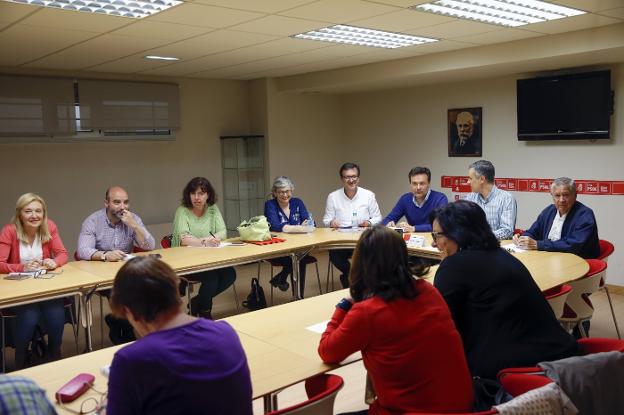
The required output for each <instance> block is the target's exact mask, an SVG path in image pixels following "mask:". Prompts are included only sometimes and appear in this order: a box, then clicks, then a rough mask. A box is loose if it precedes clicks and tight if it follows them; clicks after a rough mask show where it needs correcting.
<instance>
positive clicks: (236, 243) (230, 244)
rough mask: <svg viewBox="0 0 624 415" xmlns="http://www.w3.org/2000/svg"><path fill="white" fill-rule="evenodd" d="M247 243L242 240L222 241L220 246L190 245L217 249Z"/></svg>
mask: <svg viewBox="0 0 624 415" xmlns="http://www.w3.org/2000/svg"><path fill="white" fill-rule="evenodd" d="M243 245H245V244H244V243H240V242H221V243H220V244H219V245H218V246H188V245H187V246H188V247H189V248H213V249H217V248H225V247H226V246H243Z"/></svg>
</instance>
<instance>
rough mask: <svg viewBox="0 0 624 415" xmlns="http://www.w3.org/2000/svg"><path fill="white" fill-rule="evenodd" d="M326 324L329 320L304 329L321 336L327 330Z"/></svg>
mask: <svg viewBox="0 0 624 415" xmlns="http://www.w3.org/2000/svg"><path fill="white" fill-rule="evenodd" d="M327 323H329V320H325V321H321V322H320V323H316V324H313V325H311V326H308V327H306V330H310V331H313V332H314V333H319V334H323V333H325V329H326V328H327Z"/></svg>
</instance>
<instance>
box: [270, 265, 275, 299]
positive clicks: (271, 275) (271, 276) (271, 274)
mask: <svg viewBox="0 0 624 415" xmlns="http://www.w3.org/2000/svg"><path fill="white" fill-rule="evenodd" d="M271 278H273V265H272V264H271V273H270V274H269V280H270V279H271ZM269 285H270V286H271V306H272V305H273V288H274V287H273V284H271V283H270V282H269Z"/></svg>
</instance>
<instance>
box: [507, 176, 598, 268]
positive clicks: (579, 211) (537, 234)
mask: <svg viewBox="0 0 624 415" xmlns="http://www.w3.org/2000/svg"><path fill="white" fill-rule="evenodd" d="M550 193H551V195H552V198H553V204H552V205H550V206H548V207H547V208H546V209H544V210H543V211H542V213H540V215H539V216H538V217H537V220H536V221H535V223H534V224H533V225H531V227H530V228H529V229H528V230H527V231H526V232H524V233H523V234H522V236H518V235H514V243H515V244H516V245H518V246H520V247H521V248H524V249H537V250H539V251H556V252H571V253H573V254H576V255H578V256H580V257H583V258H597V257H598V255H599V254H600V245H599V243H598V227H597V225H596V217H595V216H594V212H593V211H592V210H591V209H590V208H588V207H587V206H585V205H584V204H582V203H581V202H577V201H576V184H575V183H574V180H572V179H570V178H568V177H559V178H558V179H555V180H554V181H553V183H552V185H551V186H550Z"/></svg>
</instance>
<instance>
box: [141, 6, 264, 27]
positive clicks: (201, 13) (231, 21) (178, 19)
mask: <svg viewBox="0 0 624 415" xmlns="http://www.w3.org/2000/svg"><path fill="white" fill-rule="evenodd" d="M263 16H264V14H261V13H255V12H248V11H243V10H234V9H226V8H224V7H215V6H208V5H204V4H196V3H183V4H181V5H179V6H177V7H172V8H171V9H168V10H165V11H164V12H160V13H158V14H155V15H153V16H150V17H148V18H147V19H149V20H150V21H151V20H153V21H157V22H169V23H180V24H187V25H191V26H200V27H227V26H232V25H235V24H239V23H243V22H246V21H249V20H253V19H257V18H260V17H263Z"/></svg>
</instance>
